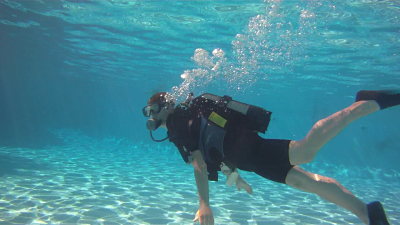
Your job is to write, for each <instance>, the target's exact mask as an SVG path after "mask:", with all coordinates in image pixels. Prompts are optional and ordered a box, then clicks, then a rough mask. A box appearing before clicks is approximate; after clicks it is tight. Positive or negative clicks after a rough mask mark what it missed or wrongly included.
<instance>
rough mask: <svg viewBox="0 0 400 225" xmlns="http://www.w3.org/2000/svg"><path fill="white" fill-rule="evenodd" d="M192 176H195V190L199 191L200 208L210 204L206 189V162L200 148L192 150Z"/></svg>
mask: <svg viewBox="0 0 400 225" xmlns="http://www.w3.org/2000/svg"><path fill="white" fill-rule="evenodd" d="M192 156H193V163H192V165H193V168H194V177H195V178H196V184H197V191H198V192H199V201H200V208H201V207H203V206H208V207H209V206H210V202H209V189H208V172H207V164H206V162H205V161H204V159H203V155H202V154H201V152H200V150H196V151H194V152H192Z"/></svg>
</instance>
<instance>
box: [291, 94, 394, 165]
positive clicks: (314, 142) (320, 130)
mask: <svg viewBox="0 0 400 225" xmlns="http://www.w3.org/2000/svg"><path fill="white" fill-rule="evenodd" d="M396 105H400V90H384V91H365V90H364V91H359V92H358V93H357V95H356V102H355V103H353V104H352V105H351V106H349V107H347V108H346V109H343V110H341V111H339V112H337V113H335V114H333V115H331V116H329V117H328V118H325V119H322V120H320V121H318V122H317V123H316V124H315V125H314V126H313V127H312V129H311V130H310V132H309V133H308V134H307V136H306V137H305V138H304V139H302V140H300V141H292V142H290V146H289V158H290V163H292V165H299V164H303V163H309V162H311V161H312V160H313V158H314V157H315V155H316V154H317V152H318V151H319V150H320V149H321V148H322V146H324V145H325V144H326V143H327V142H328V141H329V140H331V139H332V138H333V137H335V136H336V135H337V134H338V133H339V132H340V131H341V130H342V129H344V128H345V127H346V126H347V125H348V124H349V123H351V122H353V121H355V120H357V119H359V118H361V117H363V116H366V115H368V114H371V113H373V112H375V111H378V110H380V109H386V108H389V107H392V106H396Z"/></svg>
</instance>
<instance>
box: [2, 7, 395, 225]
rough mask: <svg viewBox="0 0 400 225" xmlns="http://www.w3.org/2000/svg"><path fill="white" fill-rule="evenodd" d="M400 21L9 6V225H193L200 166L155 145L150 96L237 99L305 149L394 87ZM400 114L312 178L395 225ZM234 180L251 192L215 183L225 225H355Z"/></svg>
mask: <svg viewBox="0 0 400 225" xmlns="http://www.w3.org/2000/svg"><path fill="white" fill-rule="evenodd" d="M399 13H400V2H399V1H397V0H393V1H389V0H387V1H378V0H345V1H322V0H321V1H318V0H316V1H282V0H275V1H274V0H266V1H139V0H138V1H125V0H108V1H105V0H104V1H72V0H70V1H68V0H60V1H33V0H32V1H10V0H2V1H0V224H189V223H191V221H192V219H193V218H194V215H195V213H196V211H197V209H198V197H197V190H196V185H195V181H194V177H193V172H192V168H191V167H190V166H186V165H185V163H184V162H183V161H182V159H181V156H180V155H179V152H178V151H177V150H176V149H175V147H174V146H173V145H172V144H171V143H169V142H164V143H162V144H156V143H154V142H152V140H151V139H150V137H149V134H148V131H147V130H146V128H145V123H146V118H143V115H142V114H141V109H142V107H143V106H144V105H145V104H146V102H147V100H148V98H149V97H150V96H151V95H152V94H154V93H156V92H158V91H169V92H173V93H174V94H175V95H176V97H177V98H178V99H179V100H182V96H183V95H185V94H186V93H187V92H189V91H192V92H194V93H195V94H196V95H200V94H201V93H203V92H211V93H215V94H218V95H225V94H228V95H231V96H232V97H233V98H234V99H236V100H239V101H242V102H247V103H251V104H254V105H258V106H261V107H264V108H266V109H268V110H270V111H272V112H273V116H272V117H273V118H272V121H271V124H270V126H269V129H268V131H267V133H266V134H265V135H262V136H263V137H265V138H282V139H294V140H299V139H301V138H303V137H304V136H305V135H306V134H307V132H308V131H309V129H310V128H311V127H312V126H313V124H315V123H316V122H317V121H318V120H320V119H323V118H325V117H327V116H329V115H331V114H332V113H335V112H337V111H339V110H341V109H343V108H345V107H347V106H349V105H351V104H352V103H353V102H354V98H355V94H356V93H357V91H359V90H363V89H371V90H374V89H399V88H400V58H399V54H400V26H399V24H400V17H399V15H400V14H399ZM196 49H197V51H196ZM215 49H220V50H221V51H222V52H223V53H224V56H222V57H218V56H216V55H213V53H212V52H213V51H214V50H215ZM200 53H201V54H200ZM217 65H218V66H217ZM216 66H217V67H216ZM212 68H214V70H212ZM399 115H400V107H393V108H390V109H387V110H384V111H379V112H376V113H374V114H372V115H368V116H367V117H364V118H361V119H359V120H357V121H355V122H353V123H352V124H350V125H349V126H348V127H347V128H346V129H345V130H343V131H342V132H341V133H340V134H339V135H338V136H337V137H335V138H334V139H333V140H331V141H330V142H329V143H328V144H326V145H325V146H324V147H323V148H322V149H321V150H320V152H319V153H318V155H317V156H316V158H315V159H314V161H313V162H312V163H310V164H307V165H304V166H303V168H305V169H307V170H309V171H311V172H313V173H319V174H321V175H325V176H330V177H333V178H335V179H336V180H338V181H339V182H341V183H342V184H343V185H344V186H345V187H347V188H348V189H349V190H350V191H352V192H353V193H354V194H355V195H356V196H358V197H359V198H360V199H361V200H362V201H364V202H371V201H374V200H379V201H381V202H382V203H383V204H384V206H385V208H386V212H387V215H388V217H389V218H390V220H391V223H392V224H400V216H399V214H398V212H399V211H400V206H399V204H398V202H399V201H400V166H399V164H398V159H399V158H400V132H399V127H400V119H399ZM164 135H165V133H164V131H157V132H155V136H156V137H157V138H161V137H164ZM241 174H242V176H243V177H244V179H245V180H247V181H248V182H249V184H250V185H252V187H253V190H254V193H253V195H251V196H250V195H248V194H246V193H243V192H237V191H236V189H234V188H229V187H227V186H226V185H225V184H224V180H225V178H223V177H220V178H221V180H222V181H220V182H218V183H210V203H211V207H212V209H213V213H214V218H215V221H216V223H217V224H361V222H360V220H358V218H356V217H355V216H354V215H352V214H351V213H349V212H348V211H346V210H344V209H342V208H339V207H337V206H335V205H333V204H331V203H328V202H326V201H324V200H322V199H320V198H319V197H318V196H315V195H312V194H308V193H304V192H300V191H297V190H294V189H291V188H289V187H287V186H285V185H281V184H276V183H273V182H270V181H267V180H265V179H263V178H261V177H257V176H256V175H255V174H252V173H246V172H241Z"/></svg>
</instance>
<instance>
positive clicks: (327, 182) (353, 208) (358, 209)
mask: <svg viewBox="0 0 400 225" xmlns="http://www.w3.org/2000/svg"><path fill="white" fill-rule="evenodd" d="M285 182H286V184H287V185H289V186H291V187H294V188H296V189H299V190H302V191H305V192H310V193H314V194H317V195H318V196H320V197H321V198H323V199H325V200H327V201H329V202H332V203H333V204H335V205H338V206H340V207H343V208H345V209H347V210H349V211H350V212H352V213H353V214H355V215H356V216H357V217H358V218H359V219H360V220H361V221H363V222H364V223H365V224H369V219H368V210H367V205H366V204H365V203H363V202H362V201H361V200H360V199H358V198H357V197H356V196H354V195H353V194H352V193H351V192H350V191H349V190H347V189H346V188H344V187H343V186H342V185H341V184H340V183H339V182H337V181H336V180H335V179H332V178H329V177H324V176H321V175H318V174H313V173H310V172H308V171H305V170H303V169H302V168H300V167H298V166H295V167H293V168H292V169H291V170H290V171H289V173H288V175H287V176H286V181H285Z"/></svg>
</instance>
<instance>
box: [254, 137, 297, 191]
mask: <svg viewBox="0 0 400 225" xmlns="http://www.w3.org/2000/svg"><path fill="white" fill-rule="evenodd" d="M289 143H290V140H280V139H264V138H262V137H260V140H258V144H257V147H256V149H255V156H256V157H257V158H256V161H255V169H254V172H255V173H256V174H258V175H260V176H262V177H264V178H266V179H268V180H272V181H275V182H278V183H283V184H285V179H286V176H287V174H288V173H289V171H290V170H291V169H292V168H293V165H292V164H290V161H289Z"/></svg>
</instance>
